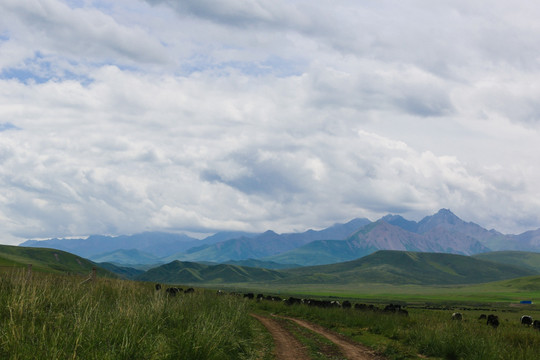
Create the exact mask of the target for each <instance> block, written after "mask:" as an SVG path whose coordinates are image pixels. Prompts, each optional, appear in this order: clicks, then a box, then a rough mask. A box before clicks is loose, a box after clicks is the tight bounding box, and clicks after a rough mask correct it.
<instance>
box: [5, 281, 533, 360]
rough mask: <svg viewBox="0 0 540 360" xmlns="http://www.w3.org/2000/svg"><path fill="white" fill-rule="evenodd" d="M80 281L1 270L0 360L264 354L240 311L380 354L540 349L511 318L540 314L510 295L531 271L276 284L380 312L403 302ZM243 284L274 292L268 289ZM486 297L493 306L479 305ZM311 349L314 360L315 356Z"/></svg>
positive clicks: (317, 343)
mask: <svg viewBox="0 0 540 360" xmlns="http://www.w3.org/2000/svg"><path fill="white" fill-rule="evenodd" d="M82 280H84V277H80V276H73V275H71V276H66V275H58V274H47V273H34V274H33V275H32V277H31V278H28V277H27V274H26V272H25V271H14V272H11V273H2V274H1V276H0V358H2V359H36V358H37V359H68V358H71V359H179V358H182V359H194V360H197V359H201V360H202V359H263V360H271V359H273V355H272V344H271V339H270V338H269V335H268V334H267V333H266V332H265V330H264V329H263V328H262V326H261V325H260V324H259V323H258V322H257V321H256V320H254V319H253V318H251V317H250V316H249V314H250V313H251V312H260V313H262V314H265V315H267V316H268V315H269V314H270V313H274V314H283V315H287V316H292V317H297V318H303V319H306V320H309V321H312V322H316V323H319V324H321V325H323V326H325V327H327V328H330V329H333V330H334V331H337V332H340V333H342V334H345V335H346V336H348V337H351V338H353V339H354V340H356V341H359V342H362V343H364V344H367V345H369V346H372V347H374V348H375V349H377V350H378V351H379V352H380V353H381V354H384V355H385V356H386V357H388V358H389V359H417V358H418V355H419V354H420V355H421V356H422V357H423V358H431V359H449V360H451V359H490V360H491V359H510V360H512V359H527V360H529V359H532V358H535V356H536V355H537V354H538V353H539V352H540V331H537V330H533V329H532V328H529V327H523V326H521V325H520V324H519V317H520V316H521V315H522V314H523V313H525V312H526V313H527V314H530V315H532V316H533V317H535V318H540V308H538V307H537V306H536V305H532V306H527V307H518V306H515V305H513V303H514V301H513V300H512V299H513V297H516V298H520V299H521V298H524V297H526V296H538V295H540V294H539V293H540V290H539V289H538V288H536V285H537V283H538V277H531V278H523V279H517V280H514V281H503V282H498V283H492V284H482V285H475V286H467V287H447V288H444V287H439V288H436V287H419V286H416V287H414V286H407V287H398V286H391V285H371V287H370V291H371V292H369V293H368V291H367V290H368V288H367V287H366V288H364V289H350V288H349V289H348V290H347V289H345V288H343V289H342V292H341V293H340V292H335V291H334V290H336V289H331V290H328V289H327V290H325V289H321V288H318V289H317V288H315V287H313V288H307V287H303V288H300V289H299V288H296V289H293V288H289V289H287V288H286V289H281V290H279V292H280V294H281V295H282V297H286V296H287V295H290V294H296V293H298V292H300V291H304V292H305V293H306V295H307V294H309V296H310V297H330V296H332V297H336V296H341V297H343V298H345V297H348V298H350V299H351V300H352V301H353V302H361V301H366V302H370V303H375V305H376V306H378V307H379V308H382V307H383V305H384V304H385V303H389V302H392V301H395V300H396V299H397V300H399V302H401V303H407V304H408V308H407V309H408V311H409V316H408V317H405V316H399V315H396V314H386V313H382V312H372V311H367V312H366V311H358V310H354V309H349V310H347V309H341V308H337V309H319V308H312V307H308V306H305V305H294V306H287V305H285V304H283V303H282V302H271V301H259V302H257V301H254V300H247V299H244V298H243V297H241V296H233V295H221V296H220V295H217V294H216V292H215V289H208V290H205V289H201V288H197V289H196V291H195V293H194V294H182V295H177V296H175V297H168V296H167V295H166V293H165V292H164V291H163V290H161V291H158V292H156V291H155V290H154V286H153V285H154V284H153V283H144V282H135V281H125V280H117V279H107V278H98V279H97V280H96V281H95V282H83V281H82ZM261 286H262V285H261ZM310 286H313V285H310ZM365 286H367V285H365ZM482 288H484V291H485V292H484V293H482ZM458 289H459V291H461V295H459V294H458V293H457V291H458ZM252 290H255V291H263V292H267V293H276V292H277V290H278V289H276V288H273V289H271V290H272V291H265V289H263V288H261V287H258V288H252ZM266 290H270V289H266ZM358 290H361V291H359V292H357V291H358ZM497 292H500V293H497ZM286 293H287V294H286ZM487 294H489V295H487ZM510 294H514V295H510ZM516 294H517V295H516ZM349 295H354V296H349ZM306 297H307V296H306ZM492 298H493V299H495V300H497V302H493V303H488V302H484V301H485V300H488V299H492ZM536 298H537V297H536ZM536 298H534V299H536ZM419 299H423V300H422V301H420V300H419ZM426 299H427V300H426ZM503 299H508V301H506V302H505V301H502V300H503ZM534 299H533V300H534ZM426 305H427V306H426ZM426 308H430V309H426ZM433 308H437V309H436V310H433ZM456 309H458V310H459V311H462V312H463V313H464V321H462V322H456V321H452V320H451V319H450V315H451V313H452V312H453V311H456ZM480 309H482V310H480ZM481 312H487V313H495V314H497V315H498V316H499V318H500V321H501V325H500V326H499V328H498V329H492V328H491V327H488V326H486V324H485V323H484V322H482V321H478V320H477V318H478V315H479V314H480V313H481ZM288 326H289V327H291V328H292V329H293V330H294V331H293V333H295V334H298V336H299V337H300V338H301V339H302V341H304V342H306V346H308V347H309V348H310V349H312V351H313V352H314V353H318V352H320V351H319V350H321V349H327V350H325V351H326V352H328V353H330V354H331V353H333V352H334V351H333V350H332V349H331V346H332V345H331V344H328V343H325V342H324V341H322V340H321V339H320V338H317V337H316V336H313V334H309V333H308V332H306V331H305V330H301V329H298V328H296V329H294V326H292V325H288ZM317 349H319V350H317ZM317 356H319V355H317ZM321 356H322V355H321ZM321 356H319V357H316V358H321V359H324V358H325V357H324V356H322V357H321Z"/></svg>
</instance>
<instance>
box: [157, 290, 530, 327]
mask: <svg viewBox="0 0 540 360" xmlns="http://www.w3.org/2000/svg"><path fill="white" fill-rule="evenodd" d="M155 289H156V291H160V290H161V284H156V285H155ZM193 292H195V289H193V288H191V287H190V288H188V289H186V290H183V289H182V288H178V287H169V288H167V289H166V290H165V293H166V294H167V295H168V296H176V294H178V293H184V294H189V293H193ZM225 294H226V293H225V292H224V291H223V290H217V295H225ZM229 295H236V296H243V297H244V298H246V299H250V300H253V299H256V300H257V301H276V302H282V303H283V304H285V305H307V306H313V307H319V308H342V309H351V308H354V309H355V310H362V311H373V312H382V313H395V314H399V315H404V316H408V315H409V313H408V311H407V310H405V309H404V308H403V306H402V305H399V304H389V305H386V306H385V307H384V308H382V309H381V308H378V307H377V306H375V305H372V304H370V305H368V304H358V303H357V304H354V306H353V305H352V304H351V302H350V301H349V300H345V301H343V303H340V302H339V301H337V300H318V299H300V298H296V297H292V296H291V297H289V298H285V299H283V298H281V297H279V296H273V295H266V296H265V295H263V294H257V295H255V294H254V293H245V294H239V293H229ZM451 318H452V320H457V321H461V320H463V318H464V317H463V314H462V313H460V312H454V313H452V317H451ZM478 320H485V321H486V325H489V326H491V327H493V328H497V327H498V326H499V324H500V323H499V317H498V316H497V315H494V314H489V315H486V314H481V315H480V316H479V317H478ZM520 322H521V324H522V325H525V326H528V327H532V328H533V329H536V330H540V320H533V318H532V316H530V315H523V316H522V317H521V319H520Z"/></svg>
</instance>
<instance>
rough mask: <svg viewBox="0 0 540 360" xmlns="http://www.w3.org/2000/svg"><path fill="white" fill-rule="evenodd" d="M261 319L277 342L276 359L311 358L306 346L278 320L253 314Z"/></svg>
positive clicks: (299, 359) (298, 359) (295, 359)
mask: <svg viewBox="0 0 540 360" xmlns="http://www.w3.org/2000/svg"><path fill="white" fill-rule="evenodd" d="M251 316H253V317H254V318H256V319H257V320H259V321H260V322H261V323H262V324H263V325H264V326H265V327H266V329H268V331H269V332H270V334H272V337H273V338H274V342H275V344H276V359H278V360H310V357H309V355H308V353H307V351H306V349H305V348H304V346H303V345H302V344H301V343H300V342H299V341H298V340H296V338H295V337H294V336H293V335H292V334H291V333H290V332H289V331H288V330H287V329H285V328H283V327H282V326H281V325H280V324H279V323H278V322H277V321H275V320H273V319H270V318H267V317H264V316H260V315H256V314H251Z"/></svg>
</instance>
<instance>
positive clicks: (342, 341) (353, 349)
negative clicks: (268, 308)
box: [274, 315, 384, 360]
mask: <svg viewBox="0 0 540 360" xmlns="http://www.w3.org/2000/svg"><path fill="white" fill-rule="evenodd" d="M274 316H275V315H274ZM280 318H283V319H287V320H290V321H293V322H295V323H296V324H298V325H300V326H303V327H305V328H306V329H308V330H311V331H313V332H316V333H317V334H320V335H322V336H324V337H325V338H327V339H328V340H330V341H332V342H333V343H334V344H336V345H337V346H339V348H340V349H341V351H342V352H343V354H344V355H345V356H346V358H347V359H348V360H383V359H384V357H381V356H379V355H377V354H376V353H375V352H374V351H373V350H372V349H370V348H368V347H366V346H364V345H361V344H358V343H356V342H354V341H352V340H350V339H348V338H346V337H345V336H343V335H340V334H338V333H335V332H333V331H330V330H328V329H325V328H324V327H322V326H320V325H317V324H312V323H310V322H307V321H305V320H300V319H295V318H291V317H285V316H280Z"/></svg>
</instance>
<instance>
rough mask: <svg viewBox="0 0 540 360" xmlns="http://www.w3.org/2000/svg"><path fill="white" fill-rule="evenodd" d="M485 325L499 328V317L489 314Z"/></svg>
mask: <svg viewBox="0 0 540 360" xmlns="http://www.w3.org/2000/svg"><path fill="white" fill-rule="evenodd" d="M486 324H487V325H491V326H493V327H494V328H497V327H498V326H499V317H498V316H497V315H493V314H489V315H488V317H487V322H486Z"/></svg>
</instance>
